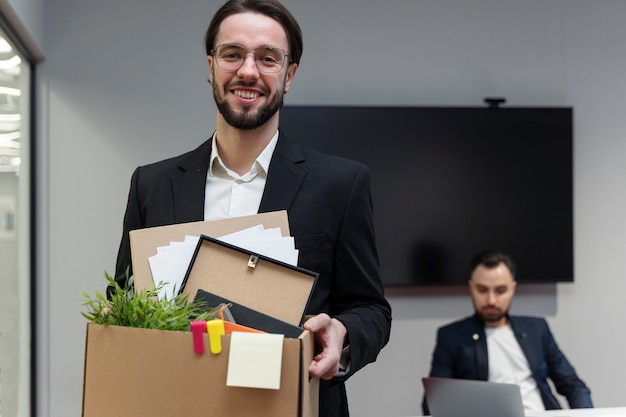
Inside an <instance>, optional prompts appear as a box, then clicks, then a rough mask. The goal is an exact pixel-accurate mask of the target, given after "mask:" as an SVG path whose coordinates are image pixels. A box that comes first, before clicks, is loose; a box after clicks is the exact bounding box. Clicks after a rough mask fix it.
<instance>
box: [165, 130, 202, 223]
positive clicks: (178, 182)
mask: <svg viewBox="0 0 626 417" xmlns="http://www.w3.org/2000/svg"><path fill="white" fill-rule="evenodd" d="M210 156H211V139H209V140H207V141H206V142H204V143H203V144H202V145H200V146H199V147H198V148H197V149H195V150H194V151H192V152H190V153H189V154H187V155H186V156H185V157H184V158H183V159H181V160H180V161H179V164H178V168H179V170H180V173H179V174H176V175H174V176H172V178H171V181H172V193H173V195H174V217H175V218H174V222H175V223H185V222H193V221H200V220H203V219H204V194H205V188H206V176H207V170H208V168H209V158H210Z"/></svg>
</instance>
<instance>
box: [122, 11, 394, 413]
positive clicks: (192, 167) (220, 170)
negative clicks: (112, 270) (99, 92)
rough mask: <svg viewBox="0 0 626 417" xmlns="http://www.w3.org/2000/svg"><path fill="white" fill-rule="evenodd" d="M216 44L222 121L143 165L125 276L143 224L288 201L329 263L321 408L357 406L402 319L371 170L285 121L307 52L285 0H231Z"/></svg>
mask: <svg viewBox="0 0 626 417" xmlns="http://www.w3.org/2000/svg"><path fill="white" fill-rule="evenodd" d="M205 48H206V53H207V61H208V70H209V82H210V83H211V84H212V86H213V95H214V98H215V102H216V104H217V110H218V111H217V115H216V129H215V132H214V133H213V135H211V137H210V138H209V139H208V140H207V141H205V142H204V143H203V144H201V145H200V146H199V147H198V148H197V149H195V150H193V151H191V152H187V153H185V154H183V155H180V156H177V157H174V158H170V159H167V160H164V161H160V162H156V163H153V164H150V165H146V166H141V167H139V168H137V169H136V170H135V172H134V173H133V175H132V178H131V184H130V192H129V194H128V203H127V206H126V213H125V216H124V230H123V234H122V239H121V243H120V248H119V253H118V258H117V266H116V280H117V281H118V282H119V283H120V284H121V285H122V286H124V285H125V284H126V270H127V268H129V267H131V254H130V242H129V232H130V231H131V230H135V229H141V228H145V227H153V226H162V225H168V224H174V223H183V222H192V221H199V220H216V219H223V218H229V217H235V216H244V215H251V214H256V213H263V212H270V211H277V210H286V211H287V215H288V219H289V228H290V231H291V234H292V235H293V237H294V240H295V245H296V248H297V249H298V251H299V258H298V265H299V266H301V267H303V268H306V269H309V270H311V271H315V272H317V273H318V274H319V276H318V279H317V281H316V283H315V286H314V289H313V293H312V294H311V298H310V300H309V304H308V306H307V311H306V314H308V315H312V316H313V317H312V318H310V319H309V320H308V321H306V322H305V323H304V328H306V329H307V330H309V331H311V332H313V333H314V334H315V339H316V341H317V344H318V350H319V353H318V354H317V356H315V358H314V360H313V362H312V363H311V364H310V366H309V373H310V375H311V376H312V377H317V378H321V379H322V381H321V384H320V416H324V417H334V416H337V417H344V416H348V414H349V413H348V403H347V398H346V390H345V386H344V381H345V380H346V379H348V378H349V377H350V376H351V375H353V374H354V373H355V372H356V371H358V370H359V369H361V368H362V367H363V366H365V365H366V364H368V363H370V362H373V361H374V360H376V357H377V355H378V353H379V352H380V350H381V349H382V348H383V347H384V346H385V344H386V343H387V341H388V340H389V334H390V329H391V308H390V306H389V303H388V302H387V301H386V299H385V297H384V291H383V286H382V283H381V279H380V275H379V266H378V254H377V248H376V243H375V240H374V228H373V209H372V197H371V191H370V174H369V170H368V168H367V167H366V166H365V165H363V164H361V163H358V162H355V161H350V160H347V159H343V158H338V157H335V156H329V155H324V154H321V153H319V152H316V151H313V150H310V149H305V148H302V147H300V145H298V144H297V142H295V141H292V140H291V139H289V138H288V136H287V134H288V132H287V133H283V132H282V131H280V132H279V129H278V127H279V113H280V112H279V110H280V108H281V106H282V104H283V96H284V95H285V94H286V93H287V92H288V91H289V89H290V88H291V85H292V83H293V80H294V77H295V75H296V71H297V69H298V65H299V63H300V56H301V54H302V33H301V30H300V26H299V25H298V23H297V21H296V20H295V18H294V17H293V16H292V14H291V13H290V12H289V11H288V10H287V9H285V8H284V6H283V5H282V4H280V3H279V2H277V1H275V0H231V1H228V2H226V3H225V4H224V5H223V6H222V7H220V8H219V10H218V11H217V12H216V13H215V15H214V16H213V18H212V20H211V22H210V24H209V27H208V30H207V32H206V35H205ZM320 134H324V131H323V127H320ZM163 140H169V138H163ZM131 274H132V271H131Z"/></svg>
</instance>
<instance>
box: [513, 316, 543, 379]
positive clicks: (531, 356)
mask: <svg viewBox="0 0 626 417" xmlns="http://www.w3.org/2000/svg"><path fill="white" fill-rule="evenodd" d="M511 328H512V329H513V333H514V334H515V338H516V339H517V343H519V346H520V348H521V349H522V352H524V355H526V359H527V360H528V365H529V366H530V369H531V371H532V373H533V375H534V374H535V369H537V366H538V364H539V361H538V360H537V356H536V355H535V352H536V350H537V347H536V346H535V347H533V346H532V342H531V341H530V340H529V338H528V334H527V332H526V330H525V329H524V326H523V325H522V323H520V322H519V321H518V320H516V319H515V318H511Z"/></svg>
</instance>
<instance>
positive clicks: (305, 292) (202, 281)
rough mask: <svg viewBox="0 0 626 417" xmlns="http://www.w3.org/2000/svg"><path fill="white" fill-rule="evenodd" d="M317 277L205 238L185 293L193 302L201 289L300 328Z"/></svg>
mask: <svg viewBox="0 0 626 417" xmlns="http://www.w3.org/2000/svg"><path fill="white" fill-rule="evenodd" d="M251 255H254V256H255V257H256V258H257V260H256V262H255V264H254V267H253V266H250V265H249V263H248V262H249V261H250V257H251ZM317 276H318V274H317V273H316V272H313V271H309V270H307V269H304V268H300V267H297V266H293V265H288V264H286V263H283V262H280V261H277V260H274V259H271V258H268V257H266V256H263V255H259V254H254V253H252V252H250V251H247V250H245V249H242V248H239V247H237V246H233V245H230V244H228V243H224V242H221V241H219V240H217V239H215V238H212V237H210V236H204V235H203V236H201V237H200V240H199V241H198V246H197V247H196V252H195V254H194V257H193V259H192V261H191V264H190V266H189V270H188V271H187V275H186V277H185V283H184V286H183V288H182V292H184V293H187V294H189V299H190V300H193V299H194V298H195V296H196V293H197V292H198V290H200V289H202V290H204V291H207V292H210V293H213V294H217V295H219V296H222V297H224V298H227V299H229V300H232V301H233V302H236V303H239V304H242V305H244V306H246V307H249V308H251V309H254V310H257V311H260V312H261V313H264V314H267V315H270V316H272V317H275V318H277V319H279V320H282V321H286V322H287V323H290V324H292V325H294V326H299V325H300V324H301V321H302V318H303V316H304V312H305V309H306V306H307V303H308V301H309V297H310V296H311V292H312V290H313V286H314V284H315V281H316V279H317Z"/></svg>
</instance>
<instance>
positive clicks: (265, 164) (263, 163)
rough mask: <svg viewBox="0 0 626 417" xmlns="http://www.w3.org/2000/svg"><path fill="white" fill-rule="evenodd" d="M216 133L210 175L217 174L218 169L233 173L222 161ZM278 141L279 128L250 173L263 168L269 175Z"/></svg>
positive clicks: (212, 146) (210, 162)
mask: <svg viewBox="0 0 626 417" xmlns="http://www.w3.org/2000/svg"><path fill="white" fill-rule="evenodd" d="M215 135H216V134H215V133H214V134H213V140H212V141H211V158H210V160H209V175H211V176H214V175H217V174H218V171H216V170H219V171H221V172H224V171H226V172H228V173H229V174H230V173H232V171H231V170H230V169H228V167H226V165H225V164H224V161H222V158H220V155H219V152H218V150H217V141H216V140H215ZM277 143H278V130H277V131H276V133H275V134H274V136H272V139H271V140H270V142H269V143H268V144H267V146H266V147H265V149H263V152H261V154H260V155H259V156H258V157H257V159H256V160H255V162H254V164H253V165H252V168H251V169H250V172H249V173H254V174H256V173H258V171H259V170H263V171H264V172H265V174H266V175H267V172H268V171H269V169H270V162H271V161H272V155H273V154H274V149H276V144H277ZM216 163H217V166H216Z"/></svg>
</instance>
